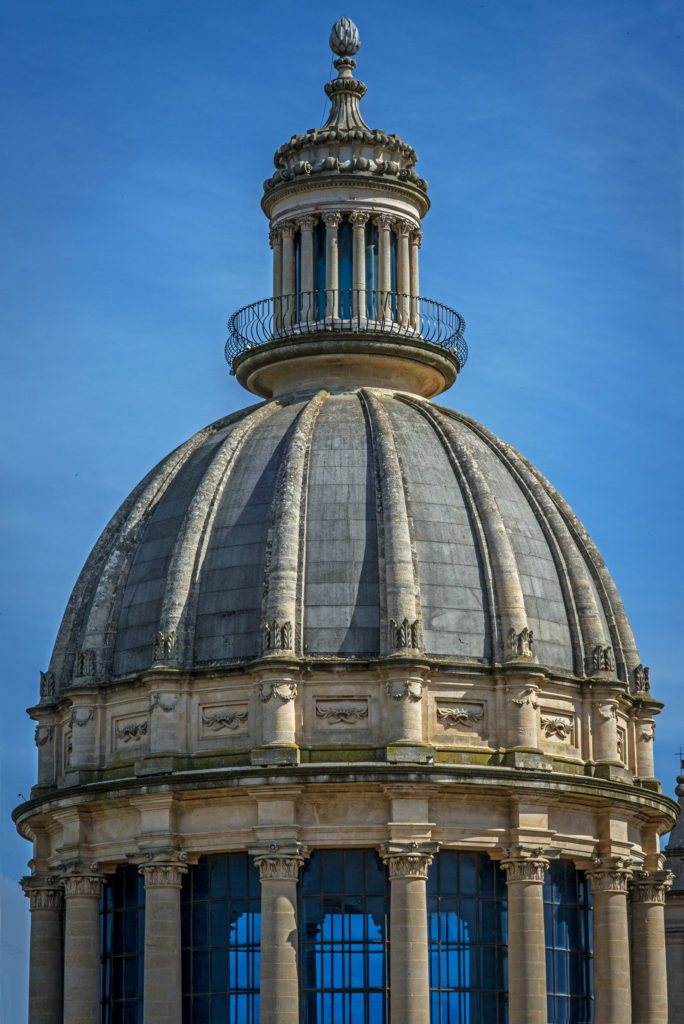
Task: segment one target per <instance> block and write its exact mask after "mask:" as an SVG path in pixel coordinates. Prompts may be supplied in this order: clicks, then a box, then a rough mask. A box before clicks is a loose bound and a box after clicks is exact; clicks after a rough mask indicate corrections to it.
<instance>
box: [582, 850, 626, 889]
mask: <svg viewBox="0 0 684 1024" xmlns="http://www.w3.org/2000/svg"><path fill="white" fill-rule="evenodd" d="M587 875H588V877H589V878H590V879H591V888H592V892H594V893H597V892H618V893H623V894H624V895H625V896H626V895H627V888H628V884H629V882H630V879H631V878H632V875H633V871H632V861H631V860H630V858H629V857H593V858H592V867H591V868H589V870H588V871H587Z"/></svg>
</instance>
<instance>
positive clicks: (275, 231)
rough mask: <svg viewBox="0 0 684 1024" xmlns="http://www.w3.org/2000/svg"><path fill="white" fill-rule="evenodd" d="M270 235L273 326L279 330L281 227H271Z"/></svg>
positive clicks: (281, 254)
mask: <svg viewBox="0 0 684 1024" xmlns="http://www.w3.org/2000/svg"><path fill="white" fill-rule="evenodd" d="M268 237H269V242H270V243H271V248H272V249H273V326H274V329H275V330H276V331H277V330H280V327H281V323H282V311H281V308H280V300H279V296H280V293H281V290H282V283H283V237H282V234H281V232H280V228H271V230H270V232H269V236H268Z"/></svg>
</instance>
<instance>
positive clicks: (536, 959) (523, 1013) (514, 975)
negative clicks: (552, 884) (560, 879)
mask: <svg viewBox="0 0 684 1024" xmlns="http://www.w3.org/2000/svg"><path fill="white" fill-rule="evenodd" d="M501 866H502V868H504V870H505V872H506V883H507V886H508V1009H509V1018H508V1019H509V1024H546V1019H547V1016H546V943H545V939H544V895H543V888H542V887H543V885H544V873H545V871H546V869H547V868H548V866H549V862H548V860H547V859H546V858H545V857H543V856H541V851H540V850H524V849H522V848H520V847H516V848H514V849H513V850H510V851H509V856H508V858H507V859H506V860H504V861H503V862H502V864H501ZM614 1024H617V1021H615V1022H614Z"/></svg>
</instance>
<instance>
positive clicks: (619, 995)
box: [587, 857, 632, 1024]
mask: <svg viewBox="0 0 684 1024" xmlns="http://www.w3.org/2000/svg"><path fill="white" fill-rule="evenodd" d="M587 874H588V875H589V877H590V879H591V891H592V902H593V918H594V1024H617V1022H618V1021H625V1022H628V1021H630V1020H631V1019H632V1000H631V984H630V970H629V930H628V921H627V889H628V883H629V880H630V878H631V877H632V872H631V870H630V868H629V861H626V860H625V859H624V858H622V857H600V858H598V857H597V858H596V860H595V862H594V867H593V868H592V869H591V870H590V871H588V872H587Z"/></svg>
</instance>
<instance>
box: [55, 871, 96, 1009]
mask: <svg viewBox="0 0 684 1024" xmlns="http://www.w3.org/2000/svg"><path fill="white" fill-rule="evenodd" d="M101 888H102V879H101V878H100V877H97V876H94V875H71V876H68V877H67V878H65V880H64V895H65V920H64V1024H100V891H101Z"/></svg>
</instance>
